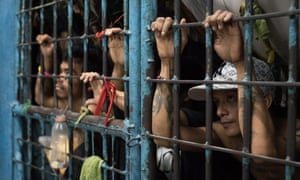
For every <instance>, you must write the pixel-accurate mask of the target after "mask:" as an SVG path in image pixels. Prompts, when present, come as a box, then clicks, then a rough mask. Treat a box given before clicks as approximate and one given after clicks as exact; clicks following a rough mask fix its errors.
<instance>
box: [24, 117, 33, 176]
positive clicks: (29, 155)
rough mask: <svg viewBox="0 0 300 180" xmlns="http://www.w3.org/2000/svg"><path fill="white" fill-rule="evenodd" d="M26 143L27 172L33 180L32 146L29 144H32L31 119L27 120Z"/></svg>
mask: <svg viewBox="0 0 300 180" xmlns="http://www.w3.org/2000/svg"><path fill="white" fill-rule="evenodd" d="M25 122H26V130H27V131H26V136H27V137H26V138H27V139H25V140H26V143H25V147H26V151H27V152H26V153H27V162H26V163H27V166H26V171H27V173H26V174H27V178H28V179H31V168H30V165H32V144H31V143H28V142H31V119H30V118H26V121H25Z"/></svg>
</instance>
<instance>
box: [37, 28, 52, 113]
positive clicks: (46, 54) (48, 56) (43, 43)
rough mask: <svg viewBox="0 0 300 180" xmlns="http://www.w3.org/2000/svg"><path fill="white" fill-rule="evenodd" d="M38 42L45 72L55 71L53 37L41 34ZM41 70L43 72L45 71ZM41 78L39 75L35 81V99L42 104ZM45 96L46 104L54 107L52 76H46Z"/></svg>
mask: <svg viewBox="0 0 300 180" xmlns="http://www.w3.org/2000/svg"><path fill="white" fill-rule="evenodd" d="M36 40H37V43H38V44H39V45H40V50H41V53H42V59H43V64H44V68H43V69H44V72H47V73H49V74H52V73H53V56H52V55H53V48H54V45H53V43H52V42H51V41H52V38H51V37H50V36H49V35H48V34H40V35H38V36H37V37H36ZM44 72H41V73H44ZM40 87H41V78H40V76H38V78H37V80H36V83H35V101H36V103H37V104H41V99H40V98H41V92H40V90H41V89H40ZM42 91H43V95H44V96H43V98H44V104H43V105H45V106H48V107H52V106H53V105H54V104H53V102H54V101H53V80H52V78H44V88H43V90H42Z"/></svg>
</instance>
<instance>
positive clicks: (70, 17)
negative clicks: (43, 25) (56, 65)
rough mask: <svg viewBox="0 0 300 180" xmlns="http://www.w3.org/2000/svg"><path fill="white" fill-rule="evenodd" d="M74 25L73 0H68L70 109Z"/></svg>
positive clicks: (69, 106)
mask: <svg viewBox="0 0 300 180" xmlns="http://www.w3.org/2000/svg"><path fill="white" fill-rule="evenodd" d="M72 26H73V0H69V1H68V64H69V69H70V71H69V74H68V75H67V76H68V77H69V78H68V84H69V87H68V88H69V89H68V97H69V98H68V109H70V110H72V104H73V103H72V101H73V99H72V91H73V83H72V78H73V72H72V69H73V60H72V56H73V54H72V46H73V43H72V39H71V37H72Z"/></svg>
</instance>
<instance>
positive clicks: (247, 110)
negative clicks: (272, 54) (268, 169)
mask: <svg viewBox="0 0 300 180" xmlns="http://www.w3.org/2000/svg"><path fill="white" fill-rule="evenodd" d="M252 7H253V2H252V0H246V8H245V15H244V16H245V17H247V16H251V15H252ZM252 24H253V22H252V21H245V22H244V27H245V31H244V59H245V77H244V79H243V81H246V82H247V81H251V80H252V38H253V26H252ZM251 89H252V87H251V86H248V85H244V104H243V106H244V114H243V132H244V134H243V151H245V152H246V153H251V152H250V151H251V129H252V99H251V98H252V91H251ZM242 167H243V170H242V171H243V180H248V179H249V178H250V176H249V172H250V159H249V158H248V157H243V158H242Z"/></svg>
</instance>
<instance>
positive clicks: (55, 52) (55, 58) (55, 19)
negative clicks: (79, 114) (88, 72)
mask: <svg viewBox="0 0 300 180" xmlns="http://www.w3.org/2000/svg"><path fill="white" fill-rule="evenodd" d="M52 11H53V30H52V31H53V39H55V40H56V39H57V4H56V3H55V4H54V5H53V10H52ZM53 43H54V51H53V73H54V74H58V69H57V64H58V60H57V59H58V58H57V41H54V42H53ZM52 81H53V100H54V107H58V101H57V94H56V90H55V89H56V87H55V84H56V78H53V79H52ZM40 92H43V91H40Z"/></svg>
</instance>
